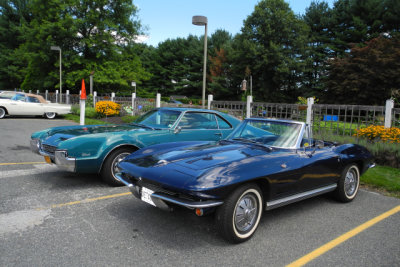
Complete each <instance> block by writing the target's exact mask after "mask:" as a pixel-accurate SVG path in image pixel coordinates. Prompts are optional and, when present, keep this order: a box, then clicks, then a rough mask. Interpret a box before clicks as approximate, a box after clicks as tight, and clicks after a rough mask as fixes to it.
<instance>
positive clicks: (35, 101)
mask: <svg viewBox="0 0 400 267" xmlns="http://www.w3.org/2000/svg"><path fill="white" fill-rule="evenodd" d="M26 102H30V103H40V101H39V99H37V98H36V97H32V96H27V97H26Z"/></svg>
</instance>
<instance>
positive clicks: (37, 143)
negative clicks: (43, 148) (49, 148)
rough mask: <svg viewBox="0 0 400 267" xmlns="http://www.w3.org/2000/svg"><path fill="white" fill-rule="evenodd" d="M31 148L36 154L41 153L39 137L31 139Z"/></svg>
mask: <svg viewBox="0 0 400 267" xmlns="http://www.w3.org/2000/svg"><path fill="white" fill-rule="evenodd" d="M31 150H32V152H33V153H35V154H39V155H40V153H39V150H40V141H39V139H31Z"/></svg>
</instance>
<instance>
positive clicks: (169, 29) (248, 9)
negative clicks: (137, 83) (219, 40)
mask: <svg viewBox="0 0 400 267" xmlns="http://www.w3.org/2000/svg"><path fill="white" fill-rule="evenodd" d="M258 2H259V0H229V1H226V0H225V1H222V0H134V1H133V3H134V4H135V5H136V6H137V7H138V8H139V12H138V16H139V19H140V20H141V22H142V24H143V25H144V26H147V28H148V29H147V30H146V33H147V35H148V36H149V39H147V41H145V43H146V44H149V45H153V46H157V44H158V43H159V42H162V41H165V40H167V39H175V38H177V37H187V36H188V35H189V34H193V35H196V36H201V35H203V34H204V27H200V26H195V25H192V16H195V15H201V16H206V17H207V18H208V36H210V35H211V34H212V33H214V32H215V31H216V30H217V29H224V30H227V31H228V32H230V33H231V34H232V35H234V34H236V33H238V32H240V29H241V28H242V26H243V20H245V19H246V18H247V16H249V15H250V14H251V13H252V12H253V10H254V6H255V5H256V4H257V3H258ZM286 2H287V3H289V5H290V7H291V8H292V10H293V11H294V13H296V14H304V12H305V9H306V8H307V7H308V6H309V5H310V3H311V2H312V0H286ZM326 2H328V3H329V5H330V6H331V7H332V5H333V2H334V0H326Z"/></svg>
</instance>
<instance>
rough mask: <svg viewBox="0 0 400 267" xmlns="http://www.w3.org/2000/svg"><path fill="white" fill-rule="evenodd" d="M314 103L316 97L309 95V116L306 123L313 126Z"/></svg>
mask: <svg viewBox="0 0 400 267" xmlns="http://www.w3.org/2000/svg"><path fill="white" fill-rule="evenodd" d="M313 105H314V98H313V97H309V98H307V118H306V123H307V124H308V125H309V126H310V127H312V113H313V112H312V106H313Z"/></svg>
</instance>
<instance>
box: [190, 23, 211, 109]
mask: <svg viewBox="0 0 400 267" xmlns="http://www.w3.org/2000/svg"><path fill="white" fill-rule="evenodd" d="M207 23H208V21H207V17H204V16H193V17H192V24H194V25H197V26H205V27H204V28H205V33H204V59H203V61H204V62H203V63H204V64H203V91H202V98H201V107H202V108H204V105H205V102H206V72H207Z"/></svg>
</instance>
